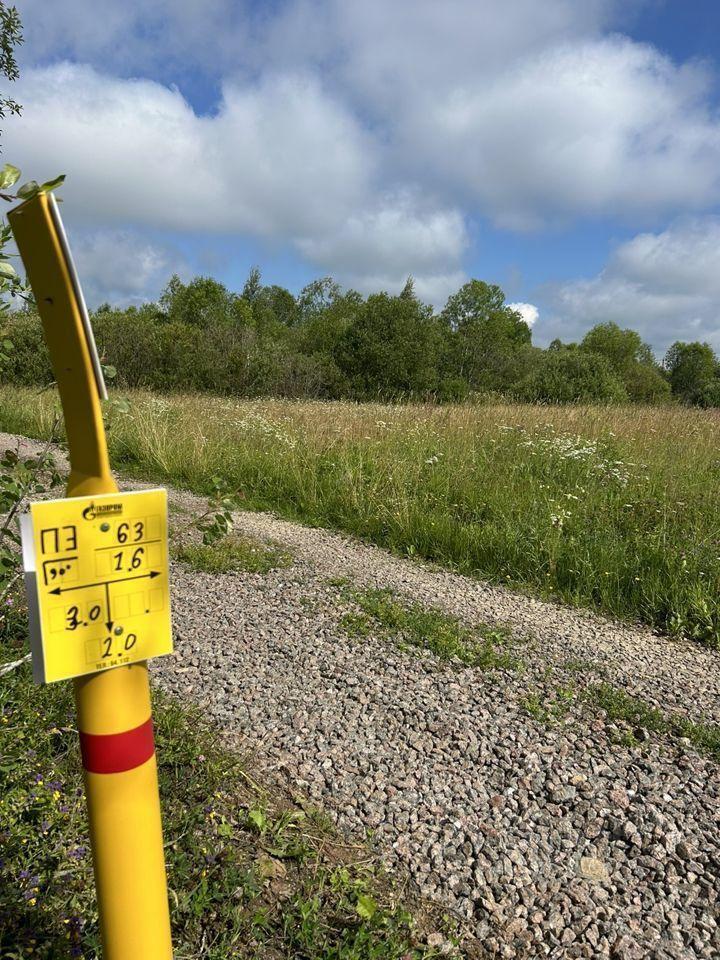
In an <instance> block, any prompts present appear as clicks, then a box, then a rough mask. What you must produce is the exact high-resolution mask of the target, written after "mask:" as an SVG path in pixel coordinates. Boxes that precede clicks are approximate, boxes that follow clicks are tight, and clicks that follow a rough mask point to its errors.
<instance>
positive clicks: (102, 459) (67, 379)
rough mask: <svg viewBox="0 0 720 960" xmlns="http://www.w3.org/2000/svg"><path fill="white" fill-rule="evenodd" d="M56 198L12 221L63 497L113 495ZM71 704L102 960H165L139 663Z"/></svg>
mask: <svg viewBox="0 0 720 960" xmlns="http://www.w3.org/2000/svg"><path fill="white" fill-rule="evenodd" d="M54 203H55V201H54V199H53V198H52V197H51V196H50V195H47V194H41V195H39V196H36V197H33V198H32V199H31V200H27V201H26V202H25V203H22V204H20V205H19V206H18V207H15V209H13V210H12V211H11V212H10V214H9V220H10V224H11V226H12V230H13V234H14V236H15V240H16V242H17V245H18V249H19V251H20V256H21V257H22V260H23V263H24V265H25V269H26V271H27V275H28V280H29V282H30V286H31V287H32V290H33V293H34V295H35V299H36V301H37V306H38V310H39V313H40V318H41V320H42V324H43V329H44V333H45V339H46V341H47V344H48V348H49V350H50V357H51V360H52V365H53V371H54V374H55V379H56V381H57V385H58V389H59V391H60V399H61V401H62V406H63V412H64V415H65V429H66V433H67V439H68V447H69V451H70V465H71V473H70V479H69V481H68V488H67V495H68V496H69V497H73V496H82V495H85V494H100V493H113V492H114V491H116V490H117V486H116V484H115V481H114V479H113V476H112V473H111V472H110V463H109V460H108V452H107V443H106V439H105V430H104V427H103V421H102V414H101V409H100V402H99V394H98V376H97V371H96V365H95V363H94V358H93V350H92V348H91V344H90V341H89V338H88V331H87V326H86V323H87V321H86V318H85V316H84V310H83V306H82V302H81V299H80V297H81V294H80V293H79V291H78V289H77V280H76V278H75V276H74V271H73V269H72V265H71V263H70V262H69V259H68V253H67V248H66V244H65V242H64V234H63V232H62V225H61V224H60V222H59V217H58V216H57V213H56V210H55V209H54ZM74 684H75V702H76V705H77V714H78V730H79V731H80V743H81V749H82V755H83V766H84V768H85V790H86V795H87V805H88V815H89V819H90V838H91V843H92V851H93V863H94V868H95V883H96V887H97V899H98V910H99V914H100V927H101V934H102V942H103V953H104V957H105V960H169V958H172V944H171V939H170V917H169V911H168V898H167V881H166V876H165V860H164V855H163V841H162V826H161V822H160V799H159V794H158V781H157V764H156V760H155V751H154V746H153V739H152V722H151V717H150V687H149V682H148V671H147V664H146V663H136V664H131V665H129V666H123V667H117V668H115V669H113V670H108V671H105V672H103V673H98V674H93V675H89V676H84V677H80V678H78V679H76V680H75V681H74Z"/></svg>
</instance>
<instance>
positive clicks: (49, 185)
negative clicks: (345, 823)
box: [40, 173, 65, 193]
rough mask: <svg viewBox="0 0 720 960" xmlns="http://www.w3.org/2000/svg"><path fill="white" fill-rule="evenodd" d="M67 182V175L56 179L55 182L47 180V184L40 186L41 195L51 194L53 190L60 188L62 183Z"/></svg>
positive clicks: (61, 175)
mask: <svg viewBox="0 0 720 960" xmlns="http://www.w3.org/2000/svg"><path fill="white" fill-rule="evenodd" d="M64 182H65V174H64V173H61V174H60V175H59V176H57V177H55V178H54V179H53V180H46V181H45V183H41V184H40V192H41V193H49V192H50V191H51V190H54V189H55V188H56V187H59V186H60V184H61V183H64Z"/></svg>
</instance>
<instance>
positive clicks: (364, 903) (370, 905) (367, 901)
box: [355, 893, 377, 920]
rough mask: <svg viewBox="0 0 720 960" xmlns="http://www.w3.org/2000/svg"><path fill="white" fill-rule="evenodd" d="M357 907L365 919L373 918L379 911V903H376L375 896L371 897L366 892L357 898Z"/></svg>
mask: <svg viewBox="0 0 720 960" xmlns="http://www.w3.org/2000/svg"><path fill="white" fill-rule="evenodd" d="M355 909H356V910H357V912H358V914H359V915H360V916H361V917H362V918H363V920H372V918H373V917H374V916H375V914H376V913H377V903H375V901H374V900H373V898H372V897H369V896H368V895H367V894H366V893H361V894H360V896H359V897H358V898H357V904H356V907H355Z"/></svg>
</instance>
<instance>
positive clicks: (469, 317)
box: [0, 168, 720, 406]
mask: <svg viewBox="0 0 720 960" xmlns="http://www.w3.org/2000/svg"><path fill="white" fill-rule="evenodd" d="M18 173H19V171H16V170H15V168H12V170H8V169H7V168H6V173H5V176H6V179H7V180H8V182H10V180H12V178H13V177H15V176H16V175H17V174H18ZM2 176H3V172H2V171H0V179H1V178H2ZM53 184H54V182H51V183H50V184H45V185H43V187H42V188H39V189H44V188H45V187H48V186H52V185H53ZM9 235H10V234H9V230H8V229H7V228H5V229H4V231H2V232H0V292H1V291H2V290H3V289H4V290H5V291H6V292H10V293H11V294H13V295H20V296H27V294H26V291H25V288H24V287H23V285H22V283H21V281H20V279H19V278H18V277H17V275H16V274H15V271H14V268H13V267H12V265H11V264H10V263H9V262H8V258H7V256H4V255H3V254H2V247H3V244H4V243H5V242H6V241H7V239H9ZM2 303H3V301H2V300H0V304H2ZM4 308H5V310H6V311H7V302H5V303H4ZM25 313H27V314H28V316H22V317H20V318H15V317H8V319H7V328H6V330H5V339H8V340H10V341H12V342H13V343H15V344H16V346H17V348H18V349H17V352H16V354H15V356H14V357H13V358H10V357H9V356H5V357H4V358H3V357H0V363H1V362H3V359H4V361H5V364H4V366H5V369H4V371H3V373H4V376H5V379H6V380H7V381H9V382H12V383H20V384H32V383H37V384H39V385H43V386H44V385H46V384H47V383H48V382H49V381H50V380H51V379H52V377H51V373H50V368H49V363H48V357H47V351H46V349H45V347H44V344H43V342H42V337H41V332H40V326H39V323H38V322H37V321H36V320H35V319H33V317H34V314H33V311H32V308H30V309H28V310H26V311H25ZM94 327H95V333H96V339H97V341H98V345H99V347H100V351H101V354H102V355H103V357H104V359H105V362H106V363H107V364H108V365H109V366H113V367H115V368H117V369H118V370H120V371H121V373H120V376H119V378H118V386H119V387H121V388H125V387H138V388H141V389H152V390H157V391H162V392H170V391H204V392H208V393H217V394H223V395H233V396H245V397H267V396H275V397H294V398H299V397H309V398H318V399H340V398H349V399H355V400H370V399H391V400H394V401H397V400H408V399H412V398H421V399H427V400H433V401H439V402H444V403H447V402H457V401H460V400H463V399H465V398H467V397H468V396H470V395H473V396H475V397H481V396H492V395H498V394H506V395H511V396H517V397H520V398H522V399H526V400H529V401H532V402H543V403H547V402H551V403H572V402H578V401H579V402H602V403H607V402H628V401H630V402H633V403H642V404H650V403H668V402H669V401H671V400H672V398H673V396H677V397H679V398H681V399H682V400H684V401H685V402H691V403H694V404H697V405H700V406H714V405H716V404H717V403H718V401H719V400H720V386H719V385H718V384H719V383H720V377H719V376H718V375H717V370H718V364H717V361H716V359H715V357H714V354H713V353H712V350H711V349H710V347H708V346H707V345H704V346H703V345H701V344H694V345H693V344H676V345H675V347H673V349H672V351H671V352H670V354H668V358H669V359H668V364H669V369H668V372H667V373H666V372H665V371H663V370H662V369H661V368H660V367H659V366H658V365H657V364H656V363H655V361H654V360H653V358H652V353H651V351H650V348H649V347H648V346H647V344H644V343H643V342H642V340H641V339H640V337H639V335H638V334H637V333H635V332H634V331H632V330H622V329H620V328H619V327H618V326H617V325H616V324H614V323H604V324H598V325H597V326H596V327H594V328H593V329H592V330H590V331H589V332H588V334H587V335H586V336H585V338H584V340H583V341H582V343H581V344H580V345H579V346H578V345H576V344H563V343H561V342H560V341H559V340H556V341H553V343H551V344H550V346H549V348H548V349H547V350H542V349H540V348H538V347H534V346H532V343H531V333H530V329H529V327H528V326H527V324H526V323H525V322H524V321H523V319H522V317H521V316H520V314H519V313H517V312H516V311H514V310H511V309H510V308H509V307H508V306H507V305H506V304H505V298H504V294H503V292H502V290H501V289H500V288H499V287H497V286H495V285H491V284H487V283H483V282H482V281H479V280H472V281H470V282H469V283H467V284H465V285H464V286H463V287H462V288H461V289H460V290H459V291H458V292H457V293H456V294H453V295H452V296H451V297H450V298H449V299H448V302H447V304H446V306H445V309H444V310H443V311H442V312H441V313H440V314H436V313H435V312H434V311H433V309H432V307H430V306H429V305H427V304H424V303H422V301H421V300H419V298H418V297H417V295H416V293H415V289H414V284H413V281H412V277H410V278H409V279H408V282H407V283H406V284H405V287H404V288H403V290H402V292H401V293H400V294H399V295H398V296H391V295H390V294H388V293H378V294H372V295H371V296H369V297H368V298H367V299H364V298H363V297H362V296H361V295H360V294H359V293H357V291H354V290H348V291H345V292H343V291H342V290H341V289H340V287H339V285H338V284H337V283H335V281H334V280H332V278H330V277H323V278H321V279H319V280H314V281H312V283H309V284H308V285H307V286H306V287H305V288H304V289H303V290H302V291H301V292H300V294H299V296H298V297H297V298H296V297H294V296H293V295H292V293H290V291H289V290H286V289H284V288H283V287H280V286H276V285H273V286H263V284H262V280H261V277H260V271H259V270H258V269H257V267H253V269H252V270H251V272H250V276H249V277H248V280H247V282H246V283H245V286H244V288H243V292H242V294H241V295H238V294H236V293H233V292H231V291H229V290H228V289H227V288H226V287H225V286H224V285H223V284H222V283H219V282H218V281H216V280H213V279H212V278H210V277H196V278H195V279H193V280H191V281H190V282H189V283H184V282H183V281H182V280H180V278H179V277H178V276H177V275H175V276H173V277H171V278H170V280H169V282H168V283H167V285H166V287H165V289H164V291H163V293H162V295H161V297H160V299H159V302H158V303H157V304H155V303H148V304H145V305H143V306H141V307H129V308H127V309H125V310H119V309H113V308H112V307H111V306H110V305H109V304H102V305H101V306H100V307H99V308H98V309H97V311H96V312H95V314H94ZM697 348H700V353H701V357H700V359H701V360H702V363H699V367H700V370H699V372H698V370H696V369H695V368H696V367H698V362H696V361H697V357H696V358H695V360H693V357H694V356H695V353H697ZM703 363H704V364H705V366H703Z"/></svg>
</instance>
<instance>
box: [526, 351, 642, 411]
mask: <svg viewBox="0 0 720 960" xmlns="http://www.w3.org/2000/svg"><path fill="white" fill-rule="evenodd" d="M514 392H515V395H516V396H517V397H518V399H520V400H529V401H531V402H536V401H544V402H550V403H578V402H581V403H588V402H590V403H592V402H602V403H622V402H623V401H627V399H628V396H627V392H626V391H625V388H624V386H623V384H622V382H621V380H620V379H619V377H618V376H617V374H616V373H615V372H614V371H613V369H612V367H611V365H610V363H609V362H608V361H607V360H606V359H605V357H603V356H602V355H600V354H593V353H590V352H589V351H586V350H573V349H569V348H562V349H555V350H548V351H547V352H546V353H544V354H542V356H541V357H540V358H539V359H538V361H537V363H536V364H535V368H534V369H533V370H532V372H531V373H529V374H528V375H527V376H526V377H525V378H524V379H523V380H521V381H520V382H519V383H518V384H517V386H516V387H515V391H514Z"/></svg>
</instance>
